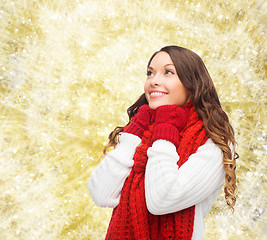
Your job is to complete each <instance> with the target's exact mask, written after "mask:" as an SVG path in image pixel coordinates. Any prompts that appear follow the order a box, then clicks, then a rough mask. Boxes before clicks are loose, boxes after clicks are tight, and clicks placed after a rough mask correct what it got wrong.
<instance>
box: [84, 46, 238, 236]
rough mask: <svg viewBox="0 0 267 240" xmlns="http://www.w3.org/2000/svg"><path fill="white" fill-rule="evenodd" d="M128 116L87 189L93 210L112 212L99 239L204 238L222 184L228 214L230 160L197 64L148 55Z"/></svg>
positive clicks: (189, 57) (216, 106)
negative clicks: (143, 78) (142, 81)
mask: <svg viewBox="0 0 267 240" xmlns="http://www.w3.org/2000/svg"><path fill="white" fill-rule="evenodd" d="M128 115H129V119H130V121H129V123H128V124H127V125H126V126H125V127H117V128H115V130H114V131H113V132H112V133H111V134H110V136H109V140H110V141H109V144H108V145H107V146H106V147H105V148H104V154H105V155H106V156H105V158H104V159H103V160H102V161H101V163H100V164H99V165H98V167H97V168H96V169H95V170H94V171H93V173H92V175H91V178H90V180H89V185H88V186H89V191H90V193H91V196H92V199H93V201H94V202H95V203H96V204H97V205H99V206H101V207H111V208H114V210H113V213H112V217H111V220H110V223H109V227H108V231H107V235H106V239H112V240H113V239H142V240H144V239H157V240H158V239H194V240H196V239H197V240H201V239H204V218H205V216H206V215H207V213H208V212H209V210H210V208H211V207H212V205H213V203H214V201H215V200H216V198H217V197H218V195H219V193H220V189H221V186H222V184H223V180H224V179H225V188H224V191H225V199H226V203H227V205H228V206H229V208H231V209H232V210H233V206H234V205H235V202H236V197H235V190H236V175H235V168H236V162H235V160H236V159H237V158H238V155H237V153H235V145H236V142H235V138H234V131H233V128H232V127H231V125H230V123H229V120H228V117H227V115H226V113H225V112H224V111H223V110H222V108H221V104H220V101H219V99H218V95H217V93H216V90H215V87H214V84H213V82H212V79H211V77H210V75H209V73H208V71H207V69H206V67H205V65H204V63H203V61H202V60H201V58H200V57H199V56H198V55H197V54H195V53H194V52H193V51H191V50H189V49H186V48H182V47H179V46H166V47H164V48H162V49H161V50H160V51H158V52H156V53H154V54H153V55H152V57H151V59H150V60H149V62H148V67H147V80H146V82H145V86H144V94H142V95H141V96H140V98H139V99H138V100H137V101H136V102H135V103H134V104H133V105H132V106H131V107H129V109H128ZM111 146H115V149H114V150H112V151H110V152H109V153H107V154H106V149H107V148H108V147H111ZM230 146H231V148H232V149H231V148H230Z"/></svg>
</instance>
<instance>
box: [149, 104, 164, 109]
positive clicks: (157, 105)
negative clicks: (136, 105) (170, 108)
mask: <svg viewBox="0 0 267 240" xmlns="http://www.w3.org/2000/svg"><path fill="white" fill-rule="evenodd" d="M162 105H165V104H155V103H149V107H150V108H151V109H154V110H155V109H156V108H157V107H159V106H162Z"/></svg>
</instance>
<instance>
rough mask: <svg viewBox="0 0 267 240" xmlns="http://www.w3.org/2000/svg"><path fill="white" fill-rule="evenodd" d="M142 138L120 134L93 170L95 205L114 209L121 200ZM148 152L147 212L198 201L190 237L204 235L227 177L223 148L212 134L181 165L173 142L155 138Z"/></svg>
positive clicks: (164, 211) (165, 210)
mask: <svg viewBox="0 0 267 240" xmlns="http://www.w3.org/2000/svg"><path fill="white" fill-rule="evenodd" d="M140 143H141V139H140V138H139V137H137V136H135V135H132V134H130V133H122V134H121V136H120V142H119V143H118V144H117V146H116V147H115V149H114V150H112V151H110V152H109V153H108V154H107V155H106V157H105V158H104V159H103V160H102V161H101V163H100V164H99V165H98V166H97V167H96V169H95V170H94V171H93V172H92V175H91V177H90V179H89V183H88V187H89V191H90V194H91V196H92V199H93V201H94V202H95V203H96V205H98V206H100V207H110V208H115V207H116V206H117V205H118V204H119V200H120V193H121V190H122V187H123V185H124V182H125V179H126V178H127V177H128V176H129V174H130V171H131V169H132V166H133V164H134V160H133V156H134V153H135V150H136V147H137V146H138V145H139V144H140ZM147 156H148V161H147V165H146V172H145V196H146V204H147V208H148V211H149V212H151V213H152V214H154V215H162V214H167V213H173V212H176V211H180V210H182V209H185V208H188V207H190V206H192V205H195V219H194V231H193V237H192V239H193V240H202V239H204V218H205V216H206V215H207V213H208V212H209V210H210V208H211V207H212V205H213V203H214V201H215V200H216V198H217V197H218V195H219V193H220V189H221V186H222V183H223V181H224V174H225V172H224V169H223V165H222V158H223V156H222V151H221V149H220V148H219V147H218V146H217V145H216V144H215V143H214V142H213V141H212V140H211V139H208V140H207V142H206V143H205V144H204V145H202V146H200V147H199V149H198V150H197V152H196V153H195V154H192V155H191V156H190V157H189V158H188V160H187V161H186V162H185V163H184V164H183V165H182V166H181V167H180V168H179V167H178V165H177V162H178V161H179V156H178V154H177V152H176V148H175V146H174V144H172V143H171V142H169V141H166V140H157V141H155V142H154V143H153V145H152V147H150V148H149V149H148V151H147Z"/></svg>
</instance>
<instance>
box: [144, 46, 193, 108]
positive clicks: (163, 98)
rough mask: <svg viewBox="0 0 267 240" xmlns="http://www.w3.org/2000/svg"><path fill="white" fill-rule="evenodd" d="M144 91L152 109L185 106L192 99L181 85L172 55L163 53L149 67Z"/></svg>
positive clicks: (157, 55) (158, 54) (155, 57)
mask: <svg viewBox="0 0 267 240" xmlns="http://www.w3.org/2000/svg"><path fill="white" fill-rule="evenodd" d="M144 90H145V96H146V99H147V101H148V102H149V107H150V108H152V109H156V108H157V107H159V106H161V105H168V104H177V105H178V106H184V105H185V104H186V103H188V102H189V101H190V97H191V94H190V92H189V91H188V89H186V87H185V86H184V85H183V84H182V83H181V81H180V79H179V77H178V75H177V72H176V70H175V66H174V64H173V62H172V59H171V58H170V55H169V54H168V53H166V52H163V51H162V52H159V53H157V54H156V55H155V56H154V58H153V59H152V61H151V63H150V65H149V67H148V70H147V80H146V83H145V87H144Z"/></svg>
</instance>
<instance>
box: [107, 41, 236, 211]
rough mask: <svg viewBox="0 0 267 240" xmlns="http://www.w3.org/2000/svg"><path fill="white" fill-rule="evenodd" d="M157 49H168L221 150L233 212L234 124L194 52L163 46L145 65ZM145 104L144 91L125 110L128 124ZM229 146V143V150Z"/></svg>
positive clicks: (111, 137)
mask: <svg viewBox="0 0 267 240" xmlns="http://www.w3.org/2000/svg"><path fill="white" fill-rule="evenodd" d="M160 51H164V52H167V53H168V54H169V55H170V57H171V59H172V61H173V64H174V66H175V69H176V72H177V74H178V77H179V79H180V81H181V82H182V84H183V85H184V86H185V87H186V88H187V89H188V90H189V91H190V92H191V93H192V99H191V100H192V102H193V104H194V107H195V109H196V111H197V113H198V115H199V116H200V118H201V119H202V120H203V123H204V127H205V130H206V132H207V134H208V136H209V137H210V138H211V139H212V140H213V142H214V143H215V144H216V145H217V146H219V147H220V148H221V150H222V152H223V162H222V164H223V166H224V170H225V187H224V193H225V201H226V203H227V205H228V207H229V208H230V209H231V210H232V211H233V212H234V208H233V207H234V205H235V203H236V190H237V186H236V174H235V170H236V159H237V158H238V157H239V156H238V154H237V153H236V151H235V148H236V145H237V144H236V141H235V137H234V130H233V127H232V126H231V124H230V122H229V119H228V116H227V114H226V113H225V112H224V111H223V109H222V107H221V104H220V101H219V98H218V95H217V92H216V89H215V86H214V84H213V81H212V79H211V77H210V74H209V73H208V70H207V68H206V66H205V64H204V62H203V61H202V59H201V58H200V57H199V56H198V55H197V54H196V53H194V52H193V51H191V50H189V49H187V48H183V47H179V46H166V47H163V48H162V49H160V50H159V51H157V52H155V53H154V54H153V55H152V56H151V58H150V60H149V62H148V65H147V66H149V65H150V63H151V61H152V59H153V57H154V56H155V55H156V54H157V53H158V52H160ZM144 104H148V102H147V99H146V97H145V94H144V93H143V94H142V95H141V96H140V97H139V98H138V100H137V101H136V102H135V103H134V104H133V105H132V106H130V107H129V108H128V109H127V113H128V116H129V122H128V124H129V123H130V120H131V118H132V117H133V116H134V115H135V113H137V111H138V109H139V107H141V106H142V105H144ZM128 124H127V125H128ZM127 125H126V126H127ZM124 127H125V126H124ZM124 127H116V128H115V129H114V130H113V131H112V132H111V133H110V135H109V143H108V144H107V146H106V147H105V148H104V149H103V153H104V155H105V154H106V150H107V149H108V148H109V147H112V146H115V145H116V144H117V143H118V137H119V135H120V134H121V133H122V131H123V129H124ZM230 146H232V150H231V148H230Z"/></svg>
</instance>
